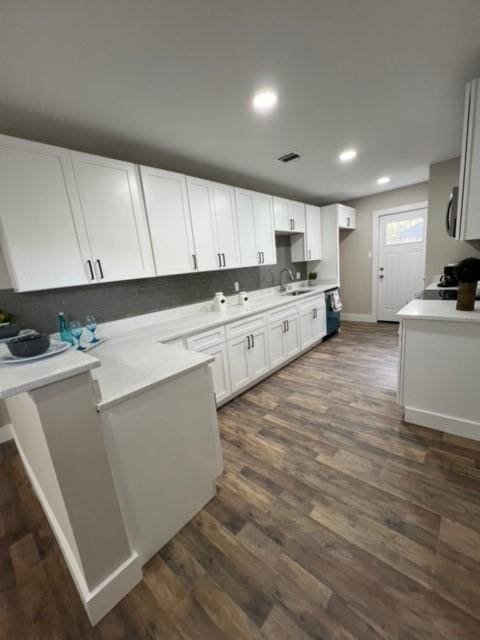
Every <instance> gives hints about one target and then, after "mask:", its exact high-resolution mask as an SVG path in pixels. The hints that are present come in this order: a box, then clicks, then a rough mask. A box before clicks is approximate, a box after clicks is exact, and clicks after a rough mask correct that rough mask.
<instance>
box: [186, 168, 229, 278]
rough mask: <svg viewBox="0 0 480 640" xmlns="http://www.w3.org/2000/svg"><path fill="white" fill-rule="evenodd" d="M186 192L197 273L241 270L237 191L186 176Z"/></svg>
mask: <svg viewBox="0 0 480 640" xmlns="http://www.w3.org/2000/svg"><path fill="white" fill-rule="evenodd" d="M187 192H188V200H189V205H190V215H191V220H192V229H193V237H194V242H195V249H196V258H197V268H198V270H199V271H213V270H216V269H225V268H226V269H235V268H237V267H240V266H241V260H240V246H239V240H238V223H237V210H236V204H235V191H234V188H233V187H230V186H228V185H224V184H219V183H216V182H210V181H208V180H201V179H200V178H191V177H189V176H187Z"/></svg>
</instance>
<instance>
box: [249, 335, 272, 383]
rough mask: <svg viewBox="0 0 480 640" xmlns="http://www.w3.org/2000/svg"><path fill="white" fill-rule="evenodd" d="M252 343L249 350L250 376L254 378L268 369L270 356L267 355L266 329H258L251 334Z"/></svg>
mask: <svg viewBox="0 0 480 640" xmlns="http://www.w3.org/2000/svg"><path fill="white" fill-rule="evenodd" d="M252 337H253V341H252V342H253V344H252V348H251V349H250V351H249V358H250V378H251V379H252V380H255V379H256V378H260V376H263V375H265V374H266V373H268V371H269V370H270V358H269V356H268V340H267V332H266V329H259V330H257V331H255V332H254V333H253V334H252Z"/></svg>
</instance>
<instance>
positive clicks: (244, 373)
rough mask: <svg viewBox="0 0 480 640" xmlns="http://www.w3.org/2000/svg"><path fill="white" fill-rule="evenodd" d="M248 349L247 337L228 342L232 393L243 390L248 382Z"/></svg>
mask: <svg viewBox="0 0 480 640" xmlns="http://www.w3.org/2000/svg"><path fill="white" fill-rule="evenodd" d="M248 352H249V348H248V340H247V336H239V337H238V338H233V340H229V342H228V361H229V363H230V379H231V382H232V393H235V392H236V391H239V390H240V389H243V387H245V386H246V385H247V384H248V383H249V382H250V367H249V353H248Z"/></svg>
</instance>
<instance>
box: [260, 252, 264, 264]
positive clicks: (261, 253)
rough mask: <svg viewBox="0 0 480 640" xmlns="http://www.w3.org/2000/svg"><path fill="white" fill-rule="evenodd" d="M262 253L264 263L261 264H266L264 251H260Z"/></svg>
mask: <svg viewBox="0 0 480 640" xmlns="http://www.w3.org/2000/svg"><path fill="white" fill-rule="evenodd" d="M260 255H261V256H262V263H261V264H265V254H264V253H263V251H260Z"/></svg>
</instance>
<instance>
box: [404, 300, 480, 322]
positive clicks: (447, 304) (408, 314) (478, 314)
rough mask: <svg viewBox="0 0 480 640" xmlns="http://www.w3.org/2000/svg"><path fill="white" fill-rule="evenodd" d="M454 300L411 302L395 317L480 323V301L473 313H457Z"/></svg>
mask: <svg viewBox="0 0 480 640" xmlns="http://www.w3.org/2000/svg"><path fill="white" fill-rule="evenodd" d="M456 306H457V301H456V300H417V299H415V300H411V301H410V302H409V303H408V304H407V305H406V306H405V307H403V308H402V309H400V311H399V312H398V313H397V316H398V317H399V318H401V319H402V320H443V321H449V322H474V323H480V301H477V302H476V303H475V310H474V311H457V309H456Z"/></svg>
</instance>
